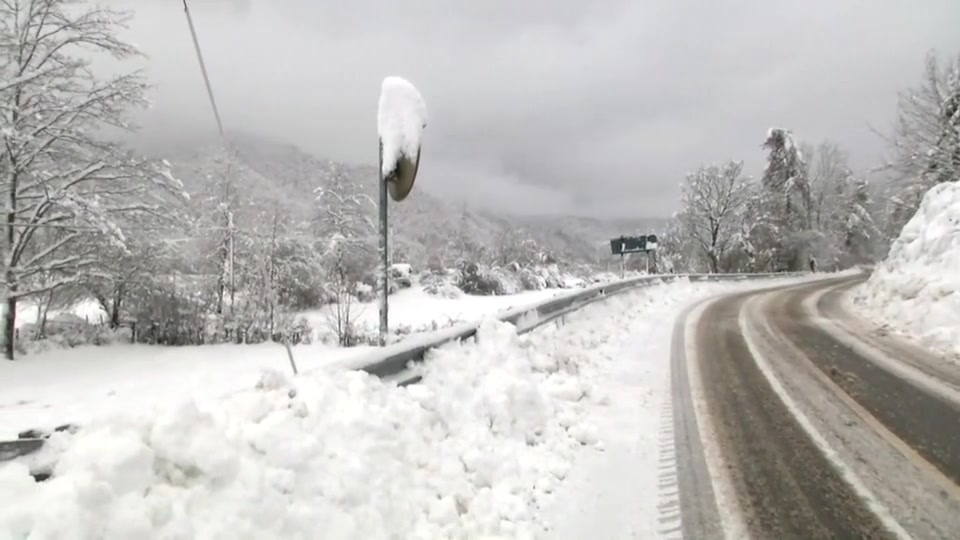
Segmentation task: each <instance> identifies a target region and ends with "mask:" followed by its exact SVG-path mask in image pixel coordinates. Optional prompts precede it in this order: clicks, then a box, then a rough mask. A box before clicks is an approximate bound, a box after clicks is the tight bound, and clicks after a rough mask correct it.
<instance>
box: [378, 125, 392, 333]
mask: <svg viewBox="0 0 960 540" xmlns="http://www.w3.org/2000/svg"><path fill="white" fill-rule="evenodd" d="M379 163H380V166H379V167H378V169H379V171H380V172H379V176H380V264H381V265H382V266H383V269H382V270H383V276H382V280H383V282H382V284H381V287H382V289H381V290H380V346H381V347H384V346H386V344H387V333H388V332H389V322H388V321H389V319H388V317H387V295H389V294H390V279H389V276H390V269H389V268H388V267H387V259H388V257H387V247H388V246H387V230H388V229H387V180H386V179H385V178H384V177H383V142H382V141H381V142H380V159H379Z"/></svg>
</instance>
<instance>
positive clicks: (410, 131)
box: [377, 77, 427, 176]
mask: <svg viewBox="0 0 960 540" xmlns="http://www.w3.org/2000/svg"><path fill="white" fill-rule="evenodd" d="M426 125H427V105H426V103H424V101H423V96H421V95H420V92H419V91H418V90H417V89H416V87H415V86H413V84H411V83H410V81H408V80H406V79H404V78H402V77H387V78H385V79H384V80H383V85H382V86H381V89H380V107H379V110H378V113H377V132H378V133H379V135H380V141H381V142H382V143H383V162H382V170H383V175H384V176H386V175H388V174H390V173H391V172H393V170H394V169H395V168H396V167H397V161H398V160H399V159H400V157H401V156H406V157H407V158H409V159H410V160H411V161H416V159H417V152H419V150H420V136H421V134H422V133H423V128H424V127H426Z"/></svg>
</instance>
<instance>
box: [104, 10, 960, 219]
mask: <svg viewBox="0 0 960 540" xmlns="http://www.w3.org/2000/svg"><path fill="white" fill-rule="evenodd" d="M111 3H112V4H115V5H116V6H118V7H121V8H124V9H132V10H134V11H135V13H136V18H135V20H134V22H133V25H132V27H131V29H130V31H129V33H128V34H127V37H128V39H130V40H131V41H133V42H134V43H136V44H137V45H139V46H140V47H141V49H142V50H143V51H144V52H145V53H146V54H148V55H149V57H150V62H149V76H150V78H151V79H152V81H153V82H154V83H155V84H156V88H155V90H154V92H153V99H154V102H155V106H154V107H153V109H151V110H150V111H149V112H148V113H146V114H145V115H144V116H143V118H142V119H141V124H142V125H143V128H144V129H143V136H144V138H145V139H147V140H150V141H157V142H162V141H165V140H171V139H174V140H180V139H183V138H186V137H187V136H188V135H193V134H213V133H215V127H214V121H213V117H212V114H211V112H210V109H209V106H208V103H207V98H206V94H205V90H204V88H203V82H202V79H201V77H200V72H199V69H198V67H197V63H196V59H195V57H194V53H193V48H192V44H191V41H190V34H189V30H188V27H187V24H186V20H185V18H184V16H183V6H182V3H181V0H162V1H161V0H111ZM190 7H191V11H192V13H193V15H194V20H195V23H196V26H197V31H198V33H199V37H200V41H201V46H202V47H203V52H204V56H205V59H206V62H207V67H208V70H209V73H210V77H211V79H212V83H213V86H214V91H215V93H216V97H217V100H218V102H219V106H220V111H221V115H222V117H223V121H224V124H225V125H226V128H227V129H228V130H240V131H245V132H250V133H254V134H260V135H263V136H266V137H269V138H272V139H276V140H278V141H282V142H290V143H293V144H296V145H298V146H300V147H301V148H303V149H305V150H307V151H310V152H312V153H314V154H316V155H318V156H320V157H325V158H330V159H337V160H345V161H350V162H367V163H372V162H374V161H375V160H376V147H377V146H376V109H377V99H378V96H379V91H380V82H381V81H382V79H383V77H385V76H388V75H399V76H402V77H405V78H407V79H409V80H411V81H412V82H413V83H414V84H415V85H416V86H417V87H418V88H419V89H420V91H421V92H422V94H423V95H424V98H425V99H426V102H427V106H428V108H429V110H430V122H429V125H428V127H427V130H426V135H425V141H424V154H423V163H422V166H421V173H420V174H421V177H420V178H419V179H418V181H417V185H418V188H423V189H426V190H429V191H430V192H432V193H434V194H437V195H440V196H445V197H447V198H453V199H458V200H463V199H467V200H469V201H470V202H471V204H473V205H476V206H478V207H487V208H493V209H498V210H502V211H508V212H514V213H557V214H578V215H587V216H610V217H614V216H615V217H644V216H667V215H669V214H671V213H672V212H673V211H674V210H675V209H676V207H677V203H676V199H677V196H678V185H679V182H680V180H681V179H682V177H683V175H684V173H685V172H686V171H688V170H690V169H692V168H695V167H696V166H698V165H699V164H702V163H709V162H715V161H720V160H725V159H729V158H735V159H742V160H744V161H745V162H746V172H747V173H749V174H750V175H752V176H757V175H759V174H760V172H761V168H762V165H763V159H764V154H763V151H762V150H761V148H760V145H761V143H762V142H763V139H764V134H765V133H766V130H767V128H769V127H771V126H782V127H786V128H789V129H792V130H793V131H794V132H795V134H796V136H797V137H798V138H799V139H802V140H805V141H810V142H819V141H820V140H822V139H825V138H828V139H831V140H833V141H835V142H837V143H838V144H840V145H841V146H843V147H844V148H845V149H847V150H848V151H849V153H850V154H851V156H852V161H853V164H854V166H855V167H857V168H858V169H861V170H866V169H868V168H870V167H872V166H874V165H876V164H878V163H879V162H880V160H881V156H882V152H883V144H882V141H881V140H879V138H878V137H877V136H876V135H874V134H873V133H872V132H871V126H874V127H877V128H880V129H886V128H887V127H888V126H889V124H890V121H891V118H892V116H893V114H894V112H895V106H896V94H897V92H898V91H900V90H902V89H904V88H907V87H910V86H913V85H915V84H916V83H917V81H918V80H919V77H920V74H921V70H922V67H923V59H924V55H925V53H926V52H927V51H928V50H929V49H937V50H938V51H940V53H941V56H942V57H946V56H947V55H953V54H958V53H960V31H958V30H957V28H958V25H960V1H957V0H918V1H914V2H909V1H906V0H862V1H847V0H806V1H804V2H795V1H793V2H787V1H777V0H762V1H759V0H757V1H716V2H708V1H696V2H694V1H686V0H664V1H657V2H651V1H640V0H593V1H584V0H483V1H476V0H474V1H455V0H419V1H418V0H406V1H403V2H399V1H389V0H381V1H376V0H349V1H346V0H191V1H190ZM191 138H192V137H191ZM414 195H415V194H414Z"/></svg>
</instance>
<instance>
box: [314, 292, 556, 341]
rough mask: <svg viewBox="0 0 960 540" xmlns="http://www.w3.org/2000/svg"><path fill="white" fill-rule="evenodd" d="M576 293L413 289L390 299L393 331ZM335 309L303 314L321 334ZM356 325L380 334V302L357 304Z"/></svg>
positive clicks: (442, 323) (443, 323)
mask: <svg viewBox="0 0 960 540" xmlns="http://www.w3.org/2000/svg"><path fill="white" fill-rule="evenodd" d="M570 292H573V291H572V290H570V289H545V290H542V291H526V292H522V293H519V294H511V295H504V296H471V295H462V296H460V297H457V298H444V297H442V296H434V295H431V294H427V293H426V292H424V290H423V287H422V286H420V285H414V286H413V287H411V288H409V289H403V290H400V291H397V292H396V293H394V294H391V295H390V321H391V330H394V331H396V330H398V329H402V330H403V331H405V332H423V331H429V330H436V329H438V328H446V327H448V326H451V325H452V324H454V323H457V322H471V321H479V320H481V319H483V318H485V317H490V316H492V315H495V314H497V313H499V312H500V311H503V310H506V309H510V308H516V307H522V306H527V305H531V304H535V303H537V302H540V301H542V300H546V299H547V298H551V297H553V296H556V295H558V294H566V293H570ZM334 309H335V308H334V307H332V306H328V307H322V308H320V309H317V310H314V311H309V312H305V313H303V316H304V317H306V319H307V321H308V322H309V323H310V326H311V327H312V328H313V329H314V330H316V331H317V332H319V333H321V334H322V333H323V332H325V331H329V327H330V323H331V321H332V320H335V319H333V318H332V315H333V313H334ZM352 309H355V310H356V311H355V312H354V313H356V315H357V319H356V325H357V327H358V331H359V332H361V333H373V334H375V333H376V332H377V329H378V328H379V324H380V319H379V317H380V308H379V304H378V301H376V300H375V301H372V302H358V303H357V304H356V305H355V307H354V308H352Z"/></svg>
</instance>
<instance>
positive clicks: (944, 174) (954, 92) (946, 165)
mask: <svg viewBox="0 0 960 540" xmlns="http://www.w3.org/2000/svg"><path fill="white" fill-rule="evenodd" d="M888 143H889V146H890V149H891V152H892V156H891V160H890V162H889V164H888V166H889V169H891V170H892V171H893V172H894V173H895V174H896V175H897V178H896V190H895V192H894V193H893V194H892V195H891V197H890V198H889V199H888V208H887V214H888V227H887V234H888V236H890V238H891V239H892V238H896V237H897V236H898V235H899V234H900V230H901V229H902V228H903V225H904V224H905V223H906V222H907V221H908V220H909V219H910V218H911V217H913V214H914V213H915V212H916V210H917V208H918V207H919V206H920V201H921V200H922V199H923V195H924V194H925V193H926V191H927V190H928V189H930V187H932V186H933V185H936V184H939V183H942V182H957V181H960V54H958V55H956V56H955V57H954V58H953V59H951V60H949V61H948V62H946V64H945V65H943V66H941V65H940V62H939V61H938V60H937V56H936V54H935V53H934V52H931V53H929V54H928V56H927V59H926V65H925V69H924V76H923V80H922V82H921V84H920V85H919V86H918V87H916V88H913V89H911V90H908V91H906V92H903V93H901V94H900V96H899V100H898V112H897V120H896V123H895V125H894V131H893V134H892V136H890V137H888Z"/></svg>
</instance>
